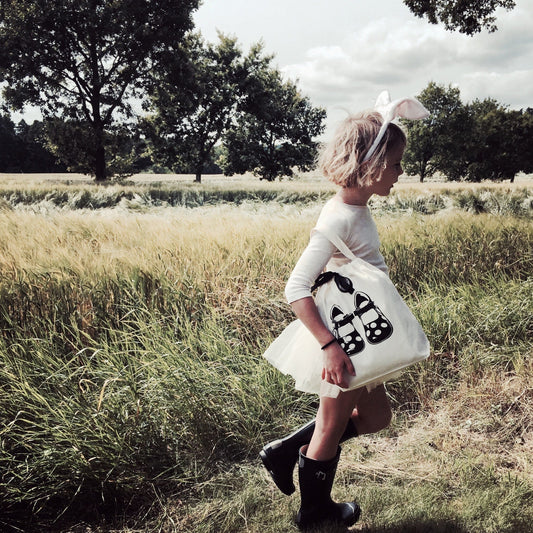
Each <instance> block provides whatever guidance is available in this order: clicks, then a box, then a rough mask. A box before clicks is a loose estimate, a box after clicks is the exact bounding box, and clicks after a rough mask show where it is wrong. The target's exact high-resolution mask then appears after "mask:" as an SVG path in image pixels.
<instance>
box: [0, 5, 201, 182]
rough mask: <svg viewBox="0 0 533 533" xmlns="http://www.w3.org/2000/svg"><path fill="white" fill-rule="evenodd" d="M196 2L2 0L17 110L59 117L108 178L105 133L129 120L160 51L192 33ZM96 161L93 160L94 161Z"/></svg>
mask: <svg viewBox="0 0 533 533" xmlns="http://www.w3.org/2000/svg"><path fill="white" fill-rule="evenodd" d="M198 3H199V0H158V1H156V2H154V1H151V0H76V1H75V0H39V1H38V2H36V1H29V0H0V81H6V82H7V87H6V88H5V89H4V91H3V95H4V99H5V100H6V102H8V104H9V105H10V106H11V108H12V109H15V110H22V109H23V108H24V106H25V105H26V104H33V105H36V106H38V107H39V108H40V109H41V112H42V113H43V115H44V116H45V118H61V119H63V120H64V121H68V123H69V124H71V125H72V126H73V130H72V131H79V132H83V135H84V138H85V139H86V141H87V142H89V143H90V144H89V146H90V152H92V154H94V159H93V160H92V161H91V166H92V171H93V173H94V175H95V177H96V180H97V181H102V180H105V179H106V178H107V174H108V172H107V169H106V148H107V146H106V131H107V130H108V129H109V128H110V127H111V126H112V125H113V124H114V123H115V121H116V119H117V116H118V115H119V114H121V115H122V116H123V117H128V116H131V115H132V107H131V104H130V101H131V97H134V96H140V95H142V93H143V82H144V80H145V78H146V76H147V74H148V73H149V72H150V70H151V69H152V68H153V67H154V65H155V64H157V62H158V59H159V58H160V55H161V53H162V52H163V51H164V52H165V53H170V52H171V51H172V50H173V49H175V48H176V47H177V46H178V45H179V41H180V39H181V38H182V37H183V35H184V33H185V32H186V31H187V30H189V29H190V28H191V27H192V20H191V13H192V11H193V10H195V9H196V8H197V7H198ZM91 157H92V156H91Z"/></svg>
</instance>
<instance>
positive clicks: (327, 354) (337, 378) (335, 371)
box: [322, 342, 355, 388]
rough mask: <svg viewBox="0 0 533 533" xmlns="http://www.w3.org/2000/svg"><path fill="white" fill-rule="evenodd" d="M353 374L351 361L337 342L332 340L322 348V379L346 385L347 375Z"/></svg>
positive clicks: (340, 385) (341, 385)
mask: <svg viewBox="0 0 533 533" xmlns="http://www.w3.org/2000/svg"><path fill="white" fill-rule="evenodd" d="M350 375H351V376H355V369H354V367H353V364H352V361H351V360H350V358H349V357H348V356H347V355H346V353H345V352H344V350H343V349H342V348H341V347H340V345H339V343H337V342H334V343H333V344H331V345H330V346H328V347H327V348H326V349H325V350H324V368H323V369H322V379H324V380H325V381H327V382H328V383H332V384H333V385H338V386H339V387H342V388H346V387H348V381H349V379H348V378H349V376H350Z"/></svg>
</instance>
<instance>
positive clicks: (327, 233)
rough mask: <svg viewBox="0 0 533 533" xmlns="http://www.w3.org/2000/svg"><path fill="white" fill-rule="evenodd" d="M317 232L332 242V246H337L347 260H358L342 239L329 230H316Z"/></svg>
mask: <svg viewBox="0 0 533 533" xmlns="http://www.w3.org/2000/svg"><path fill="white" fill-rule="evenodd" d="M315 231H318V233H322V235H324V237H326V239H328V241H330V242H331V244H333V245H335V246H336V248H337V250H339V252H340V253H341V254H342V255H344V257H346V258H347V259H349V260H350V261H355V260H357V257H356V256H355V255H354V253H353V252H352V251H351V250H350V248H348V246H346V244H345V243H344V242H343V241H342V239H341V238H340V237H339V236H338V235H335V234H334V233H332V232H331V231H330V230H329V229H325V228H324V229H315Z"/></svg>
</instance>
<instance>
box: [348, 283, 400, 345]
mask: <svg viewBox="0 0 533 533" xmlns="http://www.w3.org/2000/svg"><path fill="white" fill-rule="evenodd" d="M354 314H356V315H357V316H358V317H359V318H360V320H361V322H362V323H363V327H364V328H365V335H366V340H367V341H368V342H369V343H370V344H378V343H380V342H383V341H384V340H385V339H388V338H389V337H390V336H391V335H392V324H391V323H390V322H389V320H388V319H387V317H386V316H385V315H384V314H383V313H382V312H381V310H380V308H379V307H377V306H376V304H375V303H374V302H373V301H372V300H371V299H370V297H369V296H368V294H365V293H364V292H356V293H355V313H354Z"/></svg>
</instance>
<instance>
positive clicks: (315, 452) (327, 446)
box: [306, 389, 366, 461]
mask: <svg viewBox="0 0 533 533" xmlns="http://www.w3.org/2000/svg"><path fill="white" fill-rule="evenodd" d="M363 391H366V389H355V390H351V391H346V392H341V393H340V394H339V395H338V396H337V398H329V397H326V396H322V397H321V398H320V405H319V407H318V412H317V415H316V424H315V431H314V433H313V437H312V438H311V442H310V443H309V447H308V448H307V451H306V456H307V457H309V458H310V459H314V460H316V461H328V460H329V459H331V458H332V457H335V455H336V453H337V448H338V446H339V441H340V439H341V436H342V434H343V433H344V430H345V429H346V424H347V423H348V420H349V419H350V417H351V416H352V414H353V411H354V409H355V407H356V405H357V402H358V400H359V398H360V397H361V394H363ZM358 416H360V415H359V414H358Z"/></svg>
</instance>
